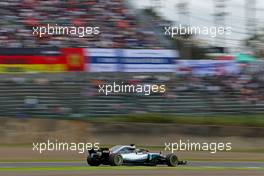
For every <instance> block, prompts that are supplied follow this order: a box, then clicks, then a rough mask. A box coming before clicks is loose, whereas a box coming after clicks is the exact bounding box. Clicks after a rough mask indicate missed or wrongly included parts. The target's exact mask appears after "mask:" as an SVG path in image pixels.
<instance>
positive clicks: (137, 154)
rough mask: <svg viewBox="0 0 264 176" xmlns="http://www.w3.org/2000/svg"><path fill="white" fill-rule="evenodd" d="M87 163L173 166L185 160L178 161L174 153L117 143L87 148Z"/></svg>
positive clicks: (93, 164)
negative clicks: (109, 145) (157, 151)
mask: <svg viewBox="0 0 264 176" xmlns="http://www.w3.org/2000/svg"><path fill="white" fill-rule="evenodd" d="M87 163H88V164H89V165H90V166H99V165H101V164H103V165H112V166H121V165H149V166H156V165H161V164H163V165H168V166H171V167H175V166H177V165H185V164H187V162H186V161H179V160H178V157H177V156H176V155H175V154H168V155H163V154H162V153H150V152H149V151H148V150H145V149H137V148H136V147H135V145H117V146H114V147H112V148H110V149H109V148H100V149H99V150H94V149H92V150H89V151H88V156H87Z"/></svg>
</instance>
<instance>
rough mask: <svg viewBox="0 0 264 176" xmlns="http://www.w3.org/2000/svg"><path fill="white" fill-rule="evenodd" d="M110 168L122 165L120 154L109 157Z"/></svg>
mask: <svg viewBox="0 0 264 176" xmlns="http://www.w3.org/2000/svg"><path fill="white" fill-rule="evenodd" d="M109 161H110V165H111V166H121V165H122V164H123V157H122V156H121V155H120V154H112V155H110V157H109Z"/></svg>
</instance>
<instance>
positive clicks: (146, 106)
mask: <svg viewBox="0 0 264 176" xmlns="http://www.w3.org/2000/svg"><path fill="white" fill-rule="evenodd" d="M262 75H263V71H262V72H254V73H249V72H248V71H244V72H243V73H241V74H239V75H219V76H205V77H199V76H195V75H191V74H188V75H184V76H176V75H173V74H156V75H155V76H153V75H152V74H147V73H137V74H135V73H133V74H131V73H123V74H110V75H109V74H103V73H67V74H65V73H64V74H33V75H16V76H13V75H9V76H7V75H4V76H3V75H2V76H1V81H0V91H1V95H0V102H1V104H0V112H1V116H13V117H75V118H78V117H106V116H116V115H125V114H145V113H152V114H154V113H156V114H172V115H173V114H174V115H175V114H176V115H177V114H178V115H182V114H187V115H213V114H214V115H215V114H220V115H221V114H237V115H239V114H261V113H264V91H263V90H264V80H263V78H262ZM113 81H116V82H118V81H120V82H121V81H122V82H124V81H126V83H128V84H136V83H141V84H145V83H148V84H152V83H163V84H166V85H167V86H168V88H167V92H166V94H152V95H151V96H144V95H141V94H124V93H123V94H115V95H108V96H106V95H103V94H100V93H98V84H104V83H111V82H113Z"/></svg>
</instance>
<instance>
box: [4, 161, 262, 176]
mask: <svg viewBox="0 0 264 176" xmlns="http://www.w3.org/2000/svg"><path fill="white" fill-rule="evenodd" d="M0 175H5V176H17V175H19V176H36V175H37V176H53V175H56V176H57V175H58V176H72V175H76V176H119V175H124V176H126V175H127V176H150V175H157V176H177V175H185V176H193V175H195V176H207V175H208V176H220V175H221V176H222V175H232V176H263V175H264V162H224V161H221V162H218V161H217V162H212V161H210V162H209V161H192V162H189V163H188V165H186V166H178V167H167V166H157V167H150V166H120V167H112V166H99V167H91V166H88V165H87V164H86V163H85V162H0Z"/></svg>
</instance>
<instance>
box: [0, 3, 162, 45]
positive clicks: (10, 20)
mask: <svg viewBox="0 0 264 176" xmlns="http://www.w3.org/2000/svg"><path fill="white" fill-rule="evenodd" d="M134 13H135V12H134V11H132V10H129V9H128V8H126V3H125V1H124V0H111V1H109V0H77V1H70V0H69V1H67V0H55V1H54V0H22V1H21V0H7V1H1V2H0V47H15V48H16V47H52V46H56V47H76V46H77V47H94V48H95V47H97V48H98V47H99V48H101V47H102V48H160V47H162V46H161V45H160V43H159V40H157V39H156V37H155V34H154V32H153V30H148V29H147V28H145V27H144V26H142V25H141V24H139V23H138V22H137V20H136V18H135V15H134ZM47 24H53V25H55V24H57V25H60V26H97V27H100V32H101V35H98V36H91V37H86V38H78V37H76V38H75V37H68V36H67V37H65V36H53V37H52V38H47V37H46V38H44V39H40V38H37V37H35V36H33V35H32V27H33V26H46V25H47Z"/></svg>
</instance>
